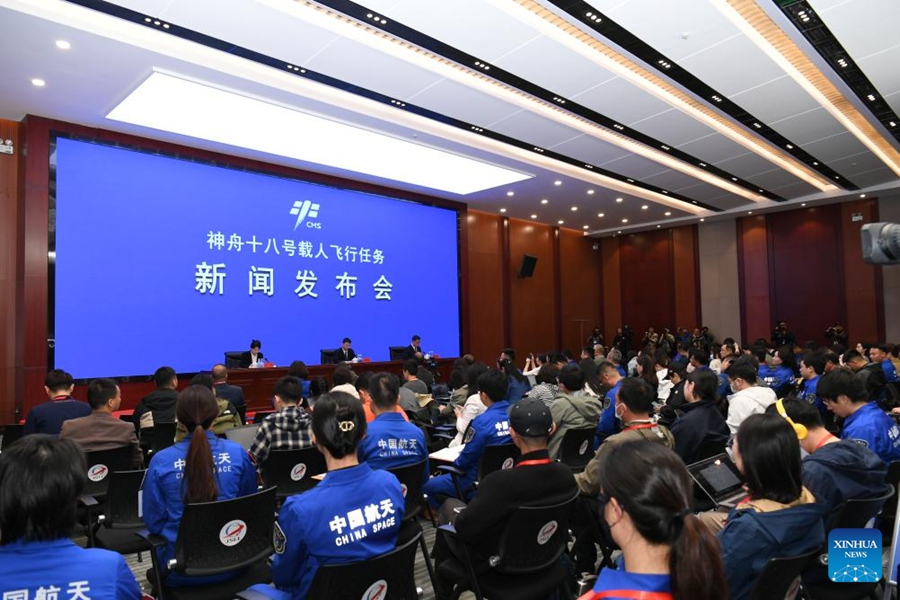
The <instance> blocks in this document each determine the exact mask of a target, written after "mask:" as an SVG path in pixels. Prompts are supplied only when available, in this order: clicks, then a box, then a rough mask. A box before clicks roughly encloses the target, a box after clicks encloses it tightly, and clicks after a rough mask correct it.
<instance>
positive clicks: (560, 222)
mask: <svg viewBox="0 0 900 600" xmlns="http://www.w3.org/2000/svg"><path fill="white" fill-rule="evenodd" d="M557 223H559V224H560V225H562V224H563V223H565V221H563V220H562V219H560V220H559V221H557Z"/></svg>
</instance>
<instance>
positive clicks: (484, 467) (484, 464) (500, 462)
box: [438, 443, 521, 500]
mask: <svg viewBox="0 0 900 600" xmlns="http://www.w3.org/2000/svg"><path fill="white" fill-rule="evenodd" d="M520 454H521V452H520V451H519V448H518V447H516V445H515V444H512V443H510V444H501V445H499V446H485V448H484V451H482V453H481V459H480V460H479V461H478V475H477V478H476V480H475V489H477V488H478V482H479V481H481V480H482V479H484V478H485V477H487V476H488V475H490V474H491V473H493V472H494V471H499V470H500V469H512V468H513V467H514V466H515V463H516V459H517V458H518V457H519V455H520ZM438 470H439V471H443V472H445V473H450V476H451V477H452V478H453V487H454V488H456V493H457V498H459V499H461V500H465V499H466V498H467V497H468V496H467V495H464V494H463V490H462V488H460V487H459V478H460V477H462V476H463V475H465V471H463V470H462V469H460V468H459V467H456V466H453V465H440V466H439V467H438ZM466 491H469V490H466Z"/></svg>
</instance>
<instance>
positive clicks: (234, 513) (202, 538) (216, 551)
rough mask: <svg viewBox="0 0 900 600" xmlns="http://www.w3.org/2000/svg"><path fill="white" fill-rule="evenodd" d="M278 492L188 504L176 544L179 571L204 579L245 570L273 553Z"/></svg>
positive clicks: (269, 491) (264, 491)
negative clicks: (209, 576) (276, 494)
mask: <svg viewBox="0 0 900 600" xmlns="http://www.w3.org/2000/svg"><path fill="white" fill-rule="evenodd" d="M274 529H275V488H269V489H266V490H263V491H261V492H257V493H255V494H251V495H249V496H243V497H241V498H234V499H232V500H221V501H218V502H200V503H196V504H187V505H185V507H184V516H183V517H182V518H181V524H180V525H179V527H178V538H177V539H176V541H175V560H176V561H177V562H176V567H175V570H176V571H178V572H179V573H181V574H182V575H187V576H192V577H193V576H197V577H202V576H206V575H216V574H218V573H225V572H227V571H234V570H237V569H243V568H244V567H248V566H250V565H252V564H254V563H257V562H259V561H263V560H265V559H266V557H268V556H269V555H270V554H271V553H272V551H273V547H272V537H273V533H274Z"/></svg>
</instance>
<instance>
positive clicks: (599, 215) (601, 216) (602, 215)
mask: <svg viewBox="0 0 900 600" xmlns="http://www.w3.org/2000/svg"><path fill="white" fill-rule="evenodd" d="M597 216H598V217H600V218H601V219H602V218H603V217H604V216H606V215H604V214H603V213H599V214H597Z"/></svg>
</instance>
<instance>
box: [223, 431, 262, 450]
mask: <svg viewBox="0 0 900 600" xmlns="http://www.w3.org/2000/svg"><path fill="white" fill-rule="evenodd" d="M258 428H259V425H244V426H243V427H234V428H233V429H226V430H225V437H226V438H227V439H229V440H231V441H232V442H237V443H238V444H240V445H241V447H242V448H243V449H244V450H250V446H251V445H252V444H253V440H255V439H256V430H257V429H258Z"/></svg>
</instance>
